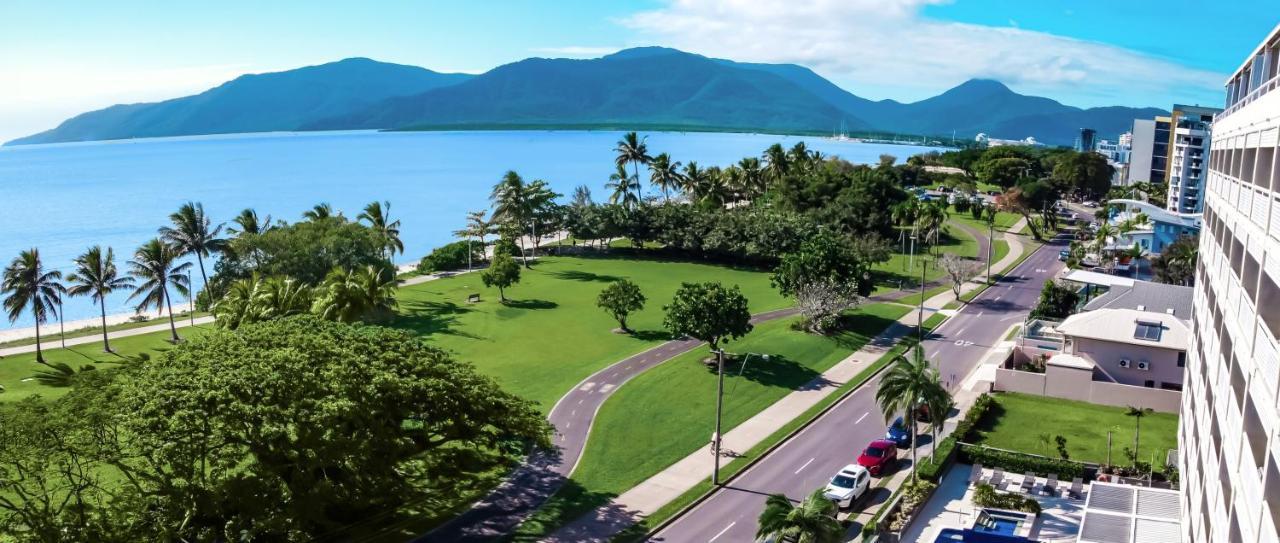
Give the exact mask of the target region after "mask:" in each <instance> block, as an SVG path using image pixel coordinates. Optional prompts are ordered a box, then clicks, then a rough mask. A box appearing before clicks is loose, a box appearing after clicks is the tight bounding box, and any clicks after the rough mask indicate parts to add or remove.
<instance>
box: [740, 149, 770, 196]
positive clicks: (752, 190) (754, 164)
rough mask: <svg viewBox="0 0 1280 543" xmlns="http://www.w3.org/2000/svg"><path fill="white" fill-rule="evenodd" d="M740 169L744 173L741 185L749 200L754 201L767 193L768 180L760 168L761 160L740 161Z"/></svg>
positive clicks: (750, 158)
mask: <svg viewBox="0 0 1280 543" xmlns="http://www.w3.org/2000/svg"><path fill="white" fill-rule="evenodd" d="M738 169H739V170H740V171H741V172H742V180H741V181H740V185H741V186H742V188H743V192H744V194H745V195H746V197H747V199H748V200H754V199H756V198H757V197H759V196H760V195H762V194H764V193H765V190H766V188H767V178H766V177H765V173H764V170H763V169H762V168H761V167H760V159H758V158H756V157H746V158H744V159H742V160H739V161H738Z"/></svg>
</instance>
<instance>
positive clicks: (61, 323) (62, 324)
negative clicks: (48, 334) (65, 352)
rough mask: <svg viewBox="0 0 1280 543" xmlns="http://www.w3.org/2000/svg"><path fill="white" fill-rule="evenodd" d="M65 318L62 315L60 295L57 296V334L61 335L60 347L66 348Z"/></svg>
mask: <svg viewBox="0 0 1280 543" xmlns="http://www.w3.org/2000/svg"><path fill="white" fill-rule="evenodd" d="M66 322H67V319H66V318H65V317H64V316H63V315H62V296H61V295H59V296H58V335H59V336H61V337H62V348H63V349H66V348H67V325H66Z"/></svg>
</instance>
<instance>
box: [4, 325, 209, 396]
mask: <svg viewBox="0 0 1280 543" xmlns="http://www.w3.org/2000/svg"><path fill="white" fill-rule="evenodd" d="M153 324H154V323H153ZM210 327H212V325H203V326H194V327H192V326H188V327H186V328H179V329H178V336H179V337H183V338H186V337H192V336H195V335H197V334H202V333H204V332H205V331H206V330H208V329H210ZM111 348H112V349H114V350H115V351H116V352H115V353H114V354H108V353H104V352H102V342H101V341H94V342H92V343H85V344H83V345H74V346H71V347H67V348H66V349H46V350H45V351H44V359H45V361H46V362H49V363H50V364H52V363H56V362H62V363H65V364H67V365H68V366H71V367H72V368H76V369H80V368H81V367H82V366H85V365H92V366H95V367H97V368H99V369H108V368H112V367H116V366H118V364H119V363H121V362H124V361H125V357H126V356H134V355H137V354H139V353H143V352H145V353H148V354H150V355H151V357H152V358H154V357H156V356H158V355H159V354H160V353H162V352H164V351H166V350H169V349H171V348H173V344H171V343H169V331H168V330H165V331H163V332H153V333H150V334H141V335H137V336H128V337H122V338H117V339H112V340H111ZM42 369H45V368H44V366H41V365H40V364H37V363H36V353H34V352H31V353H24V354H17V355H13V356H6V357H4V358H2V359H0V386H4V388H5V392H4V393H2V394H0V402H12V401H17V400H21V399H23V398H27V397H29V396H33V395H37V394H38V395H40V396H42V397H45V398H56V397H58V396H62V395H63V394H66V393H67V391H68V390H69V389H67V388H60V387H50V386H46V385H42V384H40V383H38V382H36V381H34V380H31V379H30V377H31V376H33V375H35V374H36V372H37V371H40V370H42Z"/></svg>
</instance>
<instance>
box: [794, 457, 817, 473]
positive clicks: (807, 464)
mask: <svg viewBox="0 0 1280 543" xmlns="http://www.w3.org/2000/svg"><path fill="white" fill-rule="evenodd" d="M812 463H813V458H810V459H809V461H808V462H805V463H804V465H803V466H800V469H798V470H796V473H797V474H799V473H800V472H802V471H804V468H807V467H809V464H812Z"/></svg>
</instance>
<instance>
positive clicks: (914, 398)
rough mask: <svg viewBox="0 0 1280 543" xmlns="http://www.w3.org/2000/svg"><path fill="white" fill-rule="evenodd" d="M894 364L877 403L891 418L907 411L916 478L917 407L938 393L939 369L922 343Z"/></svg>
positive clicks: (883, 380)
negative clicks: (929, 358) (922, 347)
mask: <svg viewBox="0 0 1280 543" xmlns="http://www.w3.org/2000/svg"><path fill="white" fill-rule="evenodd" d="M892 364H893V366H892V367H891V368H889V371H888V372H887V373H885V375H884V378H883V379H881V380H880V388H879V389H877V390H876V403H877V404H879V405H880V410H881V411H883V412H884V413H885V416H886V417H887V418H892V417H894V416H895V415H896V414H897V413H904V415H903V416H904V417H905V418H906V421H907V428H908V430H909V431H911V432H912V435H913V437H912V442H911V445H910V447H911V480H912V482H914V481H915V480H916V467H917V466H918V465H919V462H918V461H917V459H916V446H915V438H914V432H915V430H916V409H917V408H918V407H920V405H921V402H922V401H924V400H925V399H927V398H929V396H930V394H934V393H936V391H935V390H934V388H935V387H936V386H937V383H938V370H936V369H934V368H933V366H932V365H930V364H929V361H928V360H927V359H925V357H924V351H923V350H921V348H920V347H919V346H917V347H915V348H914V349H912V350H911V356H910V357H907V356H903V355H901V354H900V355H898V356H896V357H894V359H893V362H892Z"/></svg>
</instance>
